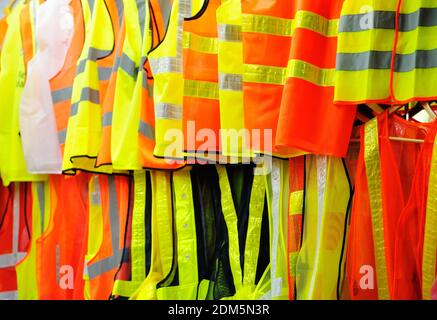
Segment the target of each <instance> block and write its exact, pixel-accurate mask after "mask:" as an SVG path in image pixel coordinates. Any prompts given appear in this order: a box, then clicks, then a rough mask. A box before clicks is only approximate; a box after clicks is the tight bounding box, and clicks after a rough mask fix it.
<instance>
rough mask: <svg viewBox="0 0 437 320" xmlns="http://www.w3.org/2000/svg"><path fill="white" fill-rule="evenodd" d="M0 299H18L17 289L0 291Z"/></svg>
mask: <svg viewBox="0 0 437 320" xmlns="http://www.w3.org/2000/svg"><path fill="white" fill-rule="evenodd" d="M0 300H18V291H4V292H0Z"/></svg>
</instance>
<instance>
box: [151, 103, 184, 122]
mask: <svg viewBox="0 0 437 320" xmlns="http://www.w3.org/2000/svg"><path fill="white" fill-rule="evenodd" d="M155 118H156V119H170V120H180V119H182V106H178V105H176V104H171V103H156V104H155Z"/></svg>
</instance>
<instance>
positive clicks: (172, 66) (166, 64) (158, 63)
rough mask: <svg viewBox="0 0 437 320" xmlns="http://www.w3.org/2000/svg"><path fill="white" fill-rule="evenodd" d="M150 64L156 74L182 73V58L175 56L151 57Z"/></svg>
mask: <svg viewBox="0 0 437 320" xmlns="http://www.w3.org/2000/svg"><path fill="white" fill-rule="evenodd" d="M150 66H151V67H152V71H153V74H154V75H157V74H161V73H171V72H174V73H182V60H181V59H179V58H175V57H163V58H153V59H152V58H151V59H150Z"/></svg>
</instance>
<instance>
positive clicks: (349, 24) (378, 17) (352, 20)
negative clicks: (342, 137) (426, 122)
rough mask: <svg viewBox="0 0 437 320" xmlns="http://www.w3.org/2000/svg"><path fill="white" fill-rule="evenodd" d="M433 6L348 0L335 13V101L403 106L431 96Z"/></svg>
mask: <svg viewBox="0 0 437 320" xmlns="http://www.w3.org/2000/svg"><path fill="white" fill-rule="evenodd" d="M435 10H436V4H435V3H433V2H429V1H422V0H421V1H400V0H389V1H378V2H376V3H375V2H374V1H366V0H359V1H350V0H346V1H345V3H344V6H343V9H342V12H341V20H340V26H339V38H338V40H339V41H338V50H337V52H338V54H337V72H336V81H335V102H336V103H338V104H350V103H354V104H360V103H367V102H372V103H384V104H404V103H407V102H410V101H415V100H433V99H435V97H436V93H435V82H434V81H432V80H430V79H432V78H433V73H434V68H435V67H437V64H436V58H435V57H436V54H437V53H436V52H437V51H436V46H435V45H434V44H435V42H436V41H437V33H436V30H437V22H436V19H435V13H434V12H435Z"/></svg>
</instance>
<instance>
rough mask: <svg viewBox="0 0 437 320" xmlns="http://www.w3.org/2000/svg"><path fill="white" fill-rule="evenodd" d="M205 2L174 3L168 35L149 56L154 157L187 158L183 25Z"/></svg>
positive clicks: (196, 0) (186, 1)
mask: <svg viewBox="0 0 437 320" xmlns="http://www.w3.org/2000/svg"><path fill="white" fill-rule="evenodd" d="M202 4H203V0H174V1H173V7H172V10H171V15H170V21H169V23H168V26H167V32H166V34H165V37H164V39H163V40H162V41H161V43H160V44H159V45H158V46H157V47H156V48H154V49H153V50H152V51H151V52H150V53H149V61H150V67H151V69H152V74H153V77H154V90H153V97H154V103H155V139H156V145H155V150H154V155H155V156H158V157H164V156H166V157H173V158H183V157H184V154H183V147H184V141H183V139H184V137H183V126H182V102H183V94H184V89H183V88H184V87H183V83H184V82H183V74H182V50H183V49H182V45H183V39H182V33H183V30H182V22H183V19H184V18H189V17H191V16H193V15H194V14H196V13H197V12H198V11H199V9H200V7H201V5H202Z"/></svg>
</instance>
